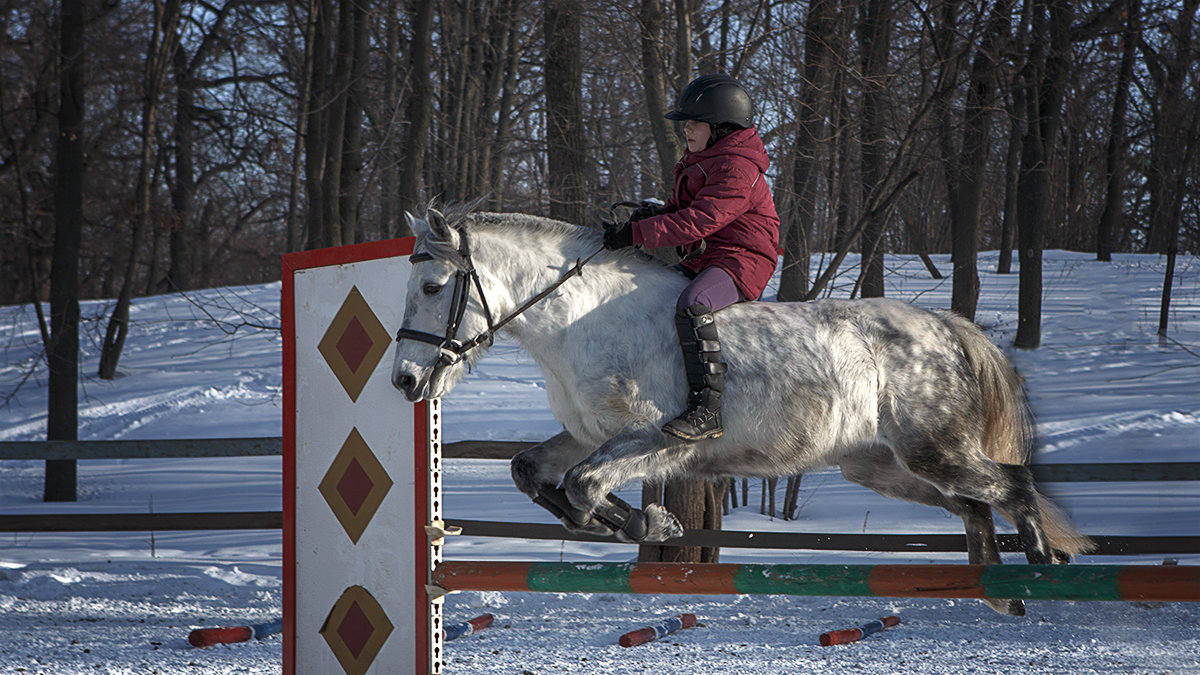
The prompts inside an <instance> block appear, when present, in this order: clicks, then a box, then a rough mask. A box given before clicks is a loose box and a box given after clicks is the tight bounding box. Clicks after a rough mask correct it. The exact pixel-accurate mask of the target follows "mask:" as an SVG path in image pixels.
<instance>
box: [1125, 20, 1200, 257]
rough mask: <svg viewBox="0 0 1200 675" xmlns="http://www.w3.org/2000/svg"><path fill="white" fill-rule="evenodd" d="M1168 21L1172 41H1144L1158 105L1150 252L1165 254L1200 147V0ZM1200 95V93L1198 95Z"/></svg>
mask: <svg viewBox="0 0 1200 675" xmlns="http://www.w3.org/2000/svg"><path fill="white" fill-rule="evenodd" d="M1175 7H1176V8H1177V13H1176V15H1175V16H1174V17H1173V20H1168V23H1167V30H1166V33H1167V35H1169V36H1170V38H1169V40H1168V41H1167V44H1165V45H1163V46H1162V47H1161V48H1157V49H1156V48H1155V47H1154V46H1153V45H1151V44H1150V43H1149V42H1147V41H1146V40H1142V41H1141V42H1140V46H1141V53H1142V56H1143V57H1144V58H1145V62H1146V66H1147V68H1148V70H1149V71H1150V80H1151V83H1152V84H1153V87H1154V90H1155V93H1156V96H1155V99H1156V103H1157V105H1156V106H1155V108H1154V112H1153V131H1152V140H1151V158H1150V171H1149V175H1148V176H1147V183H1148V188H1149V192H1150V222H1149V232H1148V234H1147V237H1146V251H1147V252H1150V253H1166V252H1167V251H1168V250H1170V248H1171V247H1172V246H1174V245H1175V241H1176V239H1177V238H1178V235H1179V226H1180V220H1181V214H1182V211H1183V203H1184V198H1185V195H1186V194H1187V188H1186V186H1187V181H1188V177H1189V171H1188V166H1189V164H1190V162H1191V159H1192V158H1193V157H1195V156H1196V154H1197V153H1198V152H1200V149H1197V145H1198V144H1200V141H1198V140H1197V135H1200V134H1198V132H1200V112H1198V111H1197V109H1198V108H1200V100H1192V98H1191V96H1192V95H1193V94H1191V93H1190V92H1191V91H1194V89H1195V87H1194V86H1192V87H1189V86H1188V78H1189V75H1188V74H1189V73H1192V74H1194V73H1195V71H1196V63H1197V61H1198V60H1200V57H1198V56H1197V49H1196V40H1197V37H1198V36H1197V35H1196V33H1197V27H1196V14H1197V8H1198V7H1200V0H1183V2H1182V3H1180V4H1178V5H1175ZM1198 98H1200V97H1198Z"/></svg>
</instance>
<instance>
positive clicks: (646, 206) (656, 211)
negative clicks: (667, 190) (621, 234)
mask: <svg viewBox="0 0 1200 675" xmlns="http://www.w3.org/2000/svg"><path fill="white" fill-rule="evenodd" d="M666 212H667V211H666V209H664V208H663V205H662V204H659V203H658V202H651V201H643V202H642V203H641V205H640V206H638V207H637V208H636V209H634V210H633V213H631V214H629V222H631V223H636V222H637V221H639V220H645V219H647V218H653V217H654V216H661V215H662V214H664V213H666Z"/></svg>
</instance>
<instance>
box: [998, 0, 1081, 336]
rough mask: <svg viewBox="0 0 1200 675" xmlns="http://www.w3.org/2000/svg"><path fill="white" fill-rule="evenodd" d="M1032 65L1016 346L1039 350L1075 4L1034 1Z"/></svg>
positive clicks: (1027, 72)
mask: <svg viewBox="0 0 1200 675" xmlns="http://www.w3.org/2000/svg"><path fill="white" fill-rule="evenodd" d="M1031 2H1032V4H1033V8H1034V12H1033V17H1032V23H1031V25H1030V29H1031V30H1030V38H1031V39H1030V41H1029V63H1027V64H1026V66H1025V68H1024V75H1023V77H1024V81H1023V85H1024V96H1023V98H1024V101H1023V103H1024V109H1025V111H1026V114H1027V118H1026V119H1027V120H1028V123H1027V126H1026V129H1025V137H1024V141H1023V142H1022V147H1021V175H1020V177H1019V178H1018V179H1017V192H1018V195H1019V196H1018V198H1017V223H1018V226H1017V239H1018V242H1019V244H1020V245H1019V249H1020V260H1021V270H1020V289H1019V290H1018V293H1017V336H1016V339H1015V341H1014V343H1013V344H1014V346H1016V347H1019V348H1021V349H1037V347H1038V346H1039V345H1040V344H1041V341H1042V248H1043V242H1044V234H1043V231H1044V228H1045V214H1046V208H1047V206H1048V205H1049V194H1050V163H1051V162H1052V161H1053V156H1054V144H1055V141H1056V140H1057V138H1058V127H1059V122H1060V121H1061V119H1062V99H1063V88H1064V86H1065V82H1066V75H1067V59H1068V57H1069V54H1070V39H1069V38H1070V36H1069V31H1070V27H1071V21H1072V15H1073V11H1072V4H1071V3H1070V2H1068V1H1067V0H1031Z"/></svg>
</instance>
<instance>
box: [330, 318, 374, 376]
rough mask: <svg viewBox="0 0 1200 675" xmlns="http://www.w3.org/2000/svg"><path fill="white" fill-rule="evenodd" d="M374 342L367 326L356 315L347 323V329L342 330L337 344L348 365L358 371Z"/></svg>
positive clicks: (339, 352)
mask: <svg viewBox="0 0 1200 675" xmlns="http://www.w3.org/2000/svg"><path fill="white" fill-rule="evenodd" d="M373 344H374V341H373V340H371V335H370V334H369V333H367V329H366V328H363V325H362V322H360V321H359V320H358V317H357V316H356V317H352V318H351V319H350V323H349V324H347V325H346V330H345V331H343V332H342V337H340V338H338V341H337V344H336V345H335V346H336V347H337V350H338V354H341V355H342V358H343V359H345V360H346V365H347V366H350V371H351V372H354V373H357V372H358V367H359V366H361V365H362V362H363V359H365V358H367V354H368V353H369V352H370V351H371V346H372V345H373Z"/></svg>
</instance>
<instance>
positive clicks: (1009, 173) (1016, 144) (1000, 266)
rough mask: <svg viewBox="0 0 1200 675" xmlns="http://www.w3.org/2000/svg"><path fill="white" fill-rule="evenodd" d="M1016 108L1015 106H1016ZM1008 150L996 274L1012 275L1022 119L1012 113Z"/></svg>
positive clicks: (1005, 161)
mask: <svg viewBox="0 0 1200 675" xmlns="http://www.w3.org/2000/svg"><path fill="white" fill-rule="evenodd" d="M1014 108H1015V106H1014ZM1009 120H1010V121H1009V133H1008V150H1007V151H1006V152H1005V153H1004V214H1003V215H1002V216H1001V221H1000V257H999V259H998V260H997V261H996V274H1011V273H1012V248H1013V239H1014V230H1016V228H1017V177H1018V176H1019V175H1020V173H1021V129H1022V127H1021V118H1020V116H1019V114H1018V113H1017V111H1016V110H1015V109H1014V110H1012V111H1011V112H1010V118H1009Z"/></svg>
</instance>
